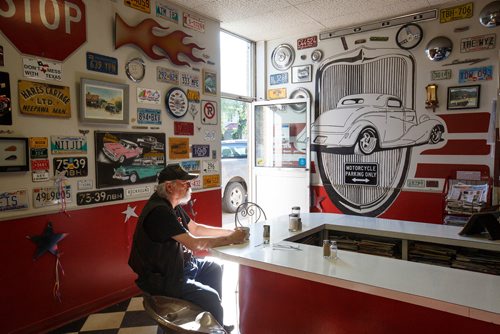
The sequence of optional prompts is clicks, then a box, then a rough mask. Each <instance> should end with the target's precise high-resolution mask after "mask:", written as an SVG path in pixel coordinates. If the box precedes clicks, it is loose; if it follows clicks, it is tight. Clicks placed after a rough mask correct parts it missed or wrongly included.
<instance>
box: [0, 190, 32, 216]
mask: <svg viewBox="0 0 500 334" xmlns="http://www.w3.org/2000/svg"><path fill="white" fill-rule="evenodd" d="M27 208H28V194H27V191H26V190H25V189H24V190H16V191H5V192H0V212H1V211H12V210H21V209H27Z"/></svg>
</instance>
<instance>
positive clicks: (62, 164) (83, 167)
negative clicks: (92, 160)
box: [54, 157, 89, 177]
mask: <svg viewBox="0 0 500 334" xmlns="http://www.w3.org/2000/svg"><path fill="white" fill-rule="evenodd" d="M57 172H59V173H62V172H66V177H80V176H87V175H88V172H89V170H88V164H87V158H86V157H78V158H54V175H57Z"/></svg>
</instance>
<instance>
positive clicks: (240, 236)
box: [228, 229, 246, 244]
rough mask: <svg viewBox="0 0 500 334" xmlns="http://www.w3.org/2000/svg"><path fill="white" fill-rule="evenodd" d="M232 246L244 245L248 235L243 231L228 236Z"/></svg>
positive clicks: (235, 231) (236, 231) (233, 232)
mask: <svg viewBox="0 0 500 334" xmlns="http://www.w3.org/2000/svg"><path fill="white" fill-rule="evenodd" d="M228 237H229V240H230V242H231V243H232V244H242V243H244V242H245V237H246V233H245V231H243V230H238V229H236V230H234V231H232V232H231V234H230V235H229V236H228Z"/></svg>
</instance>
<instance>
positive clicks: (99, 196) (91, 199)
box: [76, 188, 124, 205]
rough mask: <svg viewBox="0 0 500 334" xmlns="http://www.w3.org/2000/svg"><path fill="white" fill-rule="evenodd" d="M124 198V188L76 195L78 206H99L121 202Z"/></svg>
mask: <svg viewBox="0 0 500 334" xmlns="http://www.w3.org/2000/svg"><path fill="white" fill-rule="evenodd" d="M123 198H124V194H123V188H115V189H105V190H96V191H84V192H80V193H77V194H76V204H77V205H90V204H99V203H105V202H113V201H121V200H122V199H123Z"/></svg>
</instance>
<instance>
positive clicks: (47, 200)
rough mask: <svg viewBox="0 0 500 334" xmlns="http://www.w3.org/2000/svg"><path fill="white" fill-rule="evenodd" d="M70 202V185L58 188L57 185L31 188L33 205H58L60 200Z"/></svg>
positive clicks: (39, 206)
mask: <svg viewBox="0 0 500 334" xmlns="http://www.w3.org/2000/svg"><path fill="white" fill-rule="evenodd" d="M63 200H64V201H65V202H66V203H71V186H70V185H67V186H64V187H62V189H59V187H45V188H35V189H33V206H34V207H35V208H41V207H44V206H50V205H58V204H60V203H61V202H62V201H63Z"/></svg>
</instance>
